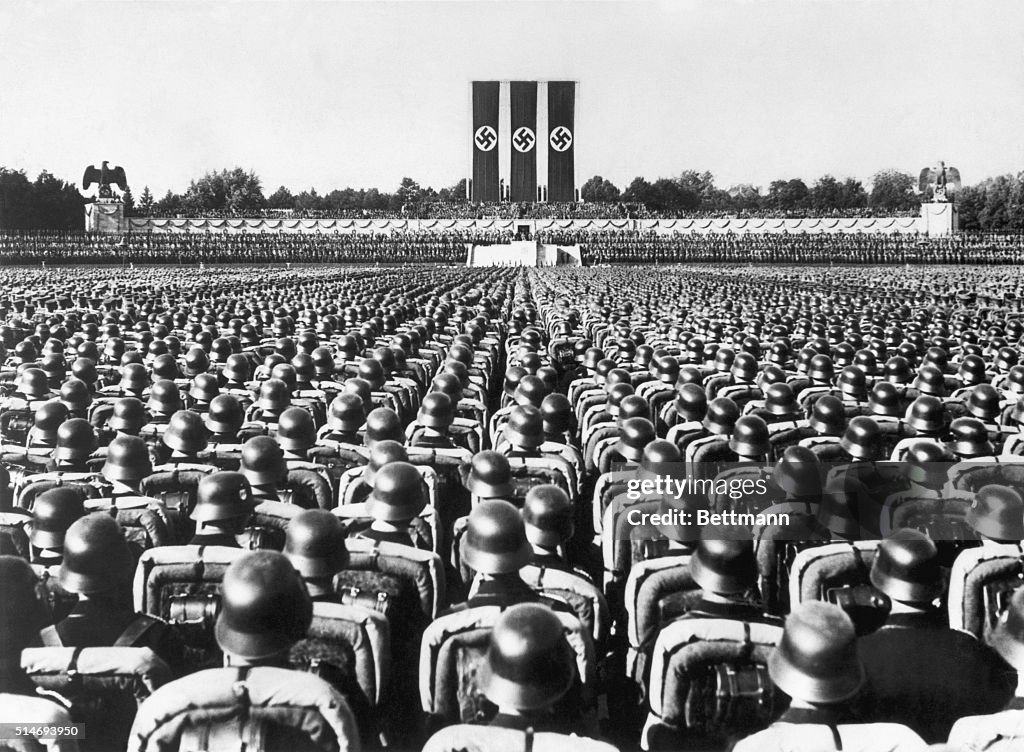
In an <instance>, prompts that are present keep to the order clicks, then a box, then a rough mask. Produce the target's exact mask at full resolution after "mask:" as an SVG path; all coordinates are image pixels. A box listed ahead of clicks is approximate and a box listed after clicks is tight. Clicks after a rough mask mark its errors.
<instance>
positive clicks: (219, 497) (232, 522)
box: [189, 471, 255, 548]
mask: <svg viewBox="0 0 1024 752" xmlns="http://www.w3.org/2000/svg"><path fill="white" fill-rule="evenodd" d="M254 508H255V503H254V501H253V495H252V488H251V487H250V485H249V481H248V480H246V478H245V476H244V475H242V474H241V473H235V472H231V471H222V472H217V473H211V474H210V475H207V476H205V477H204V478H203V479H202V480H200V481H199V487H198V489H197V490H196V505H195V507H193V509H192V512H191V513H190V514H189V517H190V518H191V519H192V520H194V521H195V523H196V533H195V535H194V536H192V540H190V541H189V543H190V544H191V545H193V546H228V547H230V548H240V547H241V546H240V544H239V542H238V536H240V535H241V534H242V532H243V531H244V530H245V527H246V525H247V524H248V522H249V518H250V517H252V512H253V509H254Z"/></svg>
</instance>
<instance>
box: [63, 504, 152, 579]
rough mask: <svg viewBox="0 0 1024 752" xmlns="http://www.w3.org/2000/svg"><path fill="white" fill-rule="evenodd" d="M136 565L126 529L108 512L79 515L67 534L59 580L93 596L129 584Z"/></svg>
mask: <svg viewBox="0 0 1024 752" xmlns="http://www.w3.org/2000/svg"><path fill="white" fill-rule="evenodd" d="M134 568H135V565H134V562H133V561H132V555H131V552H130V551H129V550H128V542H127V541H126V540H125V537H124V531H122V530H121V526H120V525H118V524H117V522H116V521H115V520H114V518H113V517H111V516H110V515H109V514H108V513H106V512H94V513H93V514H87V515H86V516H84V517H80V518H79V519H78V520H76V521H75V522H73V523H72V524H71V526H70V527H69V528H68V530H67V532H66V533H65V535H64V559H63V561H62V562H61V565H60V575H59V576H58V582H59V583H60V586H61V587H62V588H64V589H65V590H67V591H68V592H69V593H78V594H80V595H92V594H94V593H104V592H108V591H110V590H114V589H115V588H117V587H124V586H127V585H128V584H130V583H131V580H132V571H133V570H134Z"/></svg>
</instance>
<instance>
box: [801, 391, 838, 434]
mask: <svg viewBox="0 0 1024 752" xmlns="http://www.w3.org/2000/svg"><path fill="white" fill-rule="evenodd" d="M807 424H808V425H809V426H810V427H811V428H813V429H814V430H815V431H817V432H818V433H819V434H822V435H823V436H842V435H843V429H845V428H846V408H845V407H843V403H842V402H841V401H840V400H839V398H838V397H833V396H832V395H831V394H826V395H823V396H821V397H819V398H818V399H816V400H815V401H814V406H813V407H811V416H810V418H808V420H807Z"/></svg>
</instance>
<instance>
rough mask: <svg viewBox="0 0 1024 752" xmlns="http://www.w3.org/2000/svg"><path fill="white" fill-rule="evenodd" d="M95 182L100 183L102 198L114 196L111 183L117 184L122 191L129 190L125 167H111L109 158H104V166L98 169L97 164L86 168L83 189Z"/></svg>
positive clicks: (85, 189) (87, 188)
mask: <svg viewBox="0 0 1024 752" xmlns="http://www.w3.org/2000/svg"><path fill="white" fill-rule="evenodd" d="M93 183H98V184H99V186H100V194H99V195H100V198H111V197H112V196H113V193H112V192H111V190H110V186H111V184H113V185H116V186H117V187H118V188H120V189H121V190H122V191H126V190H128V179H127V178H126V177H125V175H124V168H123V167H109V166H108V162H107V160H103V166H102V167H100V168H99V169H96V166H95V165H89V166H88V167H86V168H85V175H84V176H82V190H83V191H87V190H89V187H90V186H91V185H92V184H93Z"/></svg>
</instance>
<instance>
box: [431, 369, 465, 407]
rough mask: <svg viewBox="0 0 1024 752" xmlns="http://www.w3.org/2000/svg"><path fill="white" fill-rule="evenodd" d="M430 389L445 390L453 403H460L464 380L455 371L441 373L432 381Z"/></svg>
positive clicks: (435, 390) (434, 390) (433, 390)
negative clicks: (460, 379)
mask: <svg viewBox="0 0 1024 752" xmlns="http://www.w3.org/2000/svg"><path fill="white" fill-rule="evenodd" d="M430 391H432V392H444V393H445V394H447V395H448V397H449V398H450V399H451V401H452V402H453V403H455V404H458V402H459V400H460V399H462V382H461V381H459V377H458V376H456V375H455V374H454V373H439V374H437V376H435V377H434V380H433V381H431V382H430Z"/></svg>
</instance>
